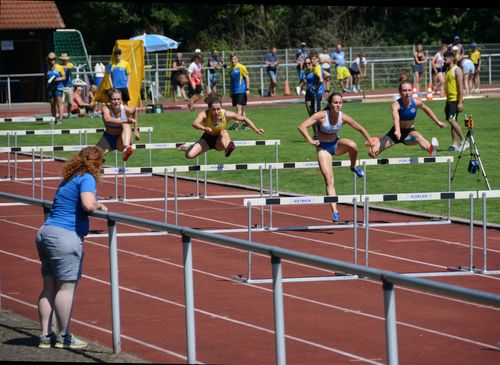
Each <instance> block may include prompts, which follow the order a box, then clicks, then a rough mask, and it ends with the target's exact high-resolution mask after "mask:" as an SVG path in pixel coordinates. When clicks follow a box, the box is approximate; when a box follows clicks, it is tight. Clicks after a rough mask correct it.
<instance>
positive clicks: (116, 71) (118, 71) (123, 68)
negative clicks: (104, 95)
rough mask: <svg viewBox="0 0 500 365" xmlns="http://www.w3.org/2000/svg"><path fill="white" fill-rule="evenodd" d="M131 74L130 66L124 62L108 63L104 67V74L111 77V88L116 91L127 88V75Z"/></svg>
mask: <svg viewBox="0 0 500 365" xmlns="http://www.w3.org/2000/svg"><path fill="white" fill-rule="evenodd" d="M131 72H132V69H131V68H130V64H129V63H128V62H127V61H125V60H120V62H118V63H109V64H108V66H107V67H106V73H107V74H110V75H111V79H112V80H113V87H114V88H116V89H124V88H126V87H127V79H128V75H129V74H130V73H131Z"/></svg>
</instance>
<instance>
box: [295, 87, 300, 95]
mask: <svg viewBox="0 0 500 365" xmlns="http://www.w3.org/2000/svg"><path fill="white" fill-rule="evenodd" d="M295 92H296V93H297V95H300V86H297V87H295Z"/></svg>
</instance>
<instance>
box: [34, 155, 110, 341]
mask: <svg viewBox="0 0 500 365" xmlns="http://www.w3.org/2000/svg"><path fill="white" fill-rule="evenodd" d="M103 163H104V159H103V154H102V151H101V149H100V148H98V147H95V146H92V147H85V148H84V149H82V150H81V151H80V152H79V153H78V155H76V156H74V157H73V158H71V159H70V160H69V161H68V162H66V164H65V165H64V168H63V171H62V176H63V181H62V182H61V183H60V184H59V186H58V187H57V190H56V194H55V197H54V201H53V204H52V209H51V211H50V214H49V216H48V217H47V219H46V220H45V222H44V224H43V225H42V227H40V229H39V230H38V232H37V235H36V246H37V249H38V255H39V257H40V261H41V264H42V267H41V271H42V277H43V290H42V292H41V294H40V297H39V300H38V312H39V316H40V325H41V328H42V335H41V336H40V342H39V345H38V346H39V347H40V348H49V347H52V346H54V347H58V348H72V349H81V348H85V347H87V343H86V342H84V341H82V340H79V339H78V338H76V337H75V336H73V335H72V334H71V331H70V328H69V325H70V320H71V311H72V308H73V298H74V295H75V291H76V286H77V284H78V281H79V280H80V278H81V276H82V264H83V240H84V237H85V236H86V235H87V233H88V231H89V218H88V214H89V213H90V212H92V211H94V210H104V211H106V210H107V208H106V206H104V205H103V204H101V203H99V202H98V201H97V197H96V182H97V180H98V178H99V174H100V169H101V166H102V165H103ZM54 312H55V315H56V318H57V322H58V326H57V327H58V328H59V333H58V335H57V336H56V335H55V334H54V333H52V318H53V316H52V314H53V313H54Z"/></svg>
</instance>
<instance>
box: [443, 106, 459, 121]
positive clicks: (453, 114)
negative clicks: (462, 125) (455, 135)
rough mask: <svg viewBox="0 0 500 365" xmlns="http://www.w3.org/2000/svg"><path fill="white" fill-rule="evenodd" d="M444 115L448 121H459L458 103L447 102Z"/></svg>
mask: <svg viewBox="0 0 500 365" xmlns="http://www.w3.org/2000/svg"><path fill="white" fill-rule="evenodd" d="M444 114H445V115H446V120H455V121H456V120H457V119H458V114H459V112H458V101H447V102H446V105H445V107H444Z"/></svg>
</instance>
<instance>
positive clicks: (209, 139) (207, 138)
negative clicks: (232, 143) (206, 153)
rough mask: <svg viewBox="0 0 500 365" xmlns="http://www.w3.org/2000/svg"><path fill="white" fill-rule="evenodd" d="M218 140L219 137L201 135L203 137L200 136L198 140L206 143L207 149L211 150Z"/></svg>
mask: <svg viewBox="0 0 500 365" xmlns="http://www.w3.org/2000/svg"><path fill="white" fill-rule="evenodd" d="M218 138H219V135H217V136H212V135H210V134H207V133H203V135H202V136H201V138H200V139H202V140H204V141H205V142H206V143H207V145H208V148H209V149H211V150H213V149H215V144H216V143H217V139H218Z"/></svg>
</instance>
